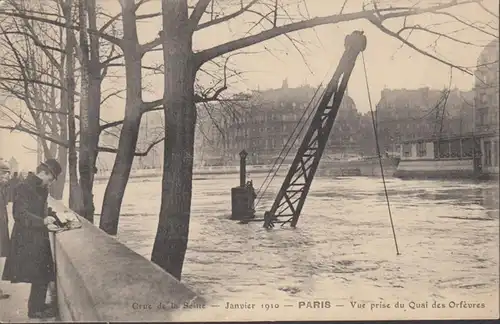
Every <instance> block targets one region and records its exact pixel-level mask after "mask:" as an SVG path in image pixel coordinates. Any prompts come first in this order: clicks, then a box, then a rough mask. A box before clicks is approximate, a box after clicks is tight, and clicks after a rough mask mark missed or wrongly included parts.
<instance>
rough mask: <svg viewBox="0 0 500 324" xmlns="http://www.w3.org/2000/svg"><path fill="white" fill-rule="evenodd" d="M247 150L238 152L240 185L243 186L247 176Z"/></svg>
mask: <svg viewBox="0 0 500 324" xmlns="http://www.w3.org/2000/svg"><path fill="white" fill-rule="evenodd" d="M247 155H248V153H247V151H245V150H242V151H241V152H240V187H244V186H245V183H246V177H247Z"/></svg>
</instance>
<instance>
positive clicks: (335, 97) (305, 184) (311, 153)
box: [252, 31, 366, 228]
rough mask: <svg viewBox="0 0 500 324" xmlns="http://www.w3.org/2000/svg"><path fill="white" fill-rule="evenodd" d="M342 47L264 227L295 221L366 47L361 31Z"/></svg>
mask: <svg viewBox="0 0 500 324" xmlns="http://www.w3.org/2000/svg"><path fill="white" fill-rule="evenodd" d="M344 47H345V51H344V54H343V55H342V58H341V59H340V62H339V64H338V66H337V69H336V70H335V73H334V74H333V76H332V78H331V80H330V82H329V83H328V86H327V87H326V89H325V91H324V94H323V97H322V98H321V101H320V103H319V105H318V107H317V108H316V112H315V114H314V117H313V119H312V121H311V123H310V125H309V128H308V129H307V131H306V133H305V135H304V137H303V139H302V143H301V144H300V147H299V149H298V151H297V153H296V155H295V158H294V160H293V162H292V165H291V166H290V169H289V170H288V174H287V176H286V178H285V180H284V181H283V184H282V186H281V189H280V191H279V192H278V195H277V196H276V199H275V201H274V203H273V205H272V207H271V209H270V210H269V211H267V212H265V213H264V219H259V220H260V221H262V220H263V221H264V227H265V228H272V227H274V224H282V226H283V225H284V224H286V223H290V226H291V227H295V226H296V225H297V222H298V220H299V216H300V212H301V211H302V207H303V206H304V203H305V201H306V198H307V194H308V192H309V189H310V187H311V183H312V181H313V178H314V174H315V173H316V170H317V168H318V164H319V161H320V159H321V156H322V155H323V152H324V150H325V146H326V142H327V140H328V137H329V135H330V132H331V130H332V127H333V123H334V122H335V118H336V117H337V112H338V110H339V107H340V104H341V102H342V98H343V96H344V92H345V90H346V87H347V83H348V81H349V77H350V76H351V73H352V70H353V69H354V64H355V62H356V59H357V57H358V55H359V54H360V53H361V52H362V51H364V50H365V48H366V36H365V35H364V33H363V31H354V32H353V33H351V34H350V35H347V36H346V38H345V41H344ZM330 103H331V104H330ZM257 220H258V219H254V220H252V221H257Z"/></svg>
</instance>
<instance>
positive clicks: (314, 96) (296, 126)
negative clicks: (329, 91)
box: [255, 83, 325, 206]
mask: <svg viewBox="0 0 500 324" xmlns="http://www.w3.org/2000/svg"><path fill="white" fill-rule="evenodd" d="M322 85H323V84H322V83H321V84H320V85H319V87H318V88H317V89H316V91H315V92H314V95H313V97H312V98H311V100H310V101H309V104H308V105H307V108H306V109H305V110H304V112H303V113H302V116H300V118H299V120H298V121H297V124H296V125H295V127H294V129H293V131H292V133H291V134H290V136H289V137H288V140H287V142H286V143H285V145H284V146H283V148H282V149H281V152H280V154H279V156H278V157H277V158H276V160H275V161H274V164H273V165H272V167H271V170H269V173H268V174H267V177H266V178H265V179H264V182H263V183H262V185H261V186H260V188H259V190H258V191H257V196H258V195H259V193H260V191H261V189H262V187H263V186H264V184H265V183H266V180H267V179H268V178H269V176H270V175H271V172H272V171H273V168H274V166H275V165H276V163H277V162H278V160H279V159H280V157H281V154H283V152H284V151H285V149H286V148H287V146H288V143H289V142H290V139H291V138H292V137H293V135H294V133H295V131H296V130H297V128H298V127H299V125H300V124H301V121H302V119H303V118H304V116H305V115H306V113H307V111H308V110H310V108H311V107H312V102H313V101H314V98H316V95H317V94H318V91H319V89H320V88H321V86H322ZM324 91H325V90H323V92H324ZM312 113H313V111H311V112H309V115H308V116H307V118H306V120H305V121H304V122H303V123H302V126H301V128H300V130H299V131H298V132H297V134H295V138H294V140H293V141H292V143H291V144H290V146H288V150H287V151H286V153H285V156H283V159H282V160H281V162H280V163H279V165H278V168H277V169H276V170H275V171H274V174H273V176H272V177H271V179H270V180H269V182H268V183H267V185H266V187H265V188H264V191H263V192H262V193H261V194H260V197H259V198H258V199H257V202H256V203H255V206H257V205H258V204H259V202H260V200H261V199H262V197H263V196H264V194H265V193H266V191H267V189H268V188H269V186H270V185H271V182H272V181H273V180H274V178H275V177H276V175H277V174H278V171H279V169H280V168H281V166H282V165H283V162H285V159H286V158H287V156H288V153H290V150H291V149H292V147H293V145H294V144H295V143H296V142H297V139H298V138H299V136H300V134H301V132H302V131H303V130H304V127H305V125H306V124H307V121H308V120H309V119H310V118H311V116H312Z"/></svg>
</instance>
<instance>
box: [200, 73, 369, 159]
mask: <svg viewBox="0 0 500 324" xmlns="http://www.w3.org/2000/svg"><path fill="white" fill-rule="evenodd" d="M321 95H322V89H319V90H318V89H317V88H313V87H311V86H308V85H305V86H301V87H297V88H289V87H288V83H287V81H286V80H285V81H283V84H282V87H281V88H278V89H271V90H265V91H253V92H252V93H251V94H250V95H249V96H248V100H245V101H242V102H241V103H239V104H238V105H237V109H235V110H234V111H232V112H231V113H230V114H229V115H226V117H225V118H222V120H221V123H220V126H218V127H217V128H218V129H215V128H216V127H215V126H212V131H211V135H213V136H214V137H213V139H212V141H211V142H212V144H213V145H212V148H211V149H210V154H207V153H205V163H206V164H209V165H237V164H238V163H239V159H240V158H239V152H241V150H243V149H245V150H246V151H247V152H248V157H247V163H248V164H273V163H274V162H275V161H276V160H279V161H281V160H282V159H283V158H284V157H285V156H286V158H285V159H284V163H289V162H291V160H293V158H294V157H295V153H296V151H297V149H298V147H299V146H300V143H301V141H302V137H303V135H304V133H305V131H306V130H307V127H308V126H309V123H310V119H307V117H308V116H309V114H310V113H311V112H312V113H314V110H315V108H316V107H317V104H318V102H319V100H320V99H321ZM232 108H233V109H234V108H235V107H234V105H233V107H232ZM226 113H228V111H227V110H226ZM352 116H357V117H359V116H360V114H359V113H358V112H357V110H356V106H355V104H354V101H353V100H352V99H351V98H350V97H349V96H348V95H345V96H344V99H343V102H342V106H341V107H340V110H339V113H338V116H337V120H336V122H335V124H334V128H333V130H332V133H331V135H330V138H329V140H328V142H327V143H328V144H327V148H326V149H325V155H326V156H329V155H334V154H335V153H336V152H338V151H339V150H338V149H339V147H343V148H345V147H347V146H349V145H348V144H349V143H350V142H352V140H351V138H352V136H349V134H348V131H349V129H348V128H349V127H348V126H347V124H348V123H346V122H344V120H345V119H348V118H350V117H352ZM311 118H312V116H311ZM353 132H354V130H353ZM205 150H207V149H206V148H205Z"/></svg>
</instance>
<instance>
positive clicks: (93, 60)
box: [78, 0, 101, 223]
mask: <svg viewBox="0 0 500 324" xmlns="http://www.w3.org/2000/svg"><path fill="white" fill-rule="evenodd" d="M95 9H96V8H95V0H88V1H84V0H79V17H80V19H79V20H80V25H81V26H82V29H81V30H80V46H81V49H82V54H83V55H82V56H83V57H82V64H81V65H82V73H81V74H82V76H81V99H80V155H79V159H78V167H79V171H80V186H81V190H82V197H83V209H82V210H80V211H79V213H80V215H82V216H83V217H85V218H86V219H87V220H88V221H90V222H92V223H93V222H94V209H95V208H94V202H93V200H94V199H93V193H92V187H93V181H94V171H95V161H96V158H97V143H98V139H99V135H98V134H99V107H100V95H101V91H100V88H101V81H100V79H101V76H100V63H99V43H98V40H99V39H98V37H97V36H95V35H93V36H91V37H90V44H89V40H88V37H87V36H88V35H87V31H86V26H87V17H88V18H89V25H90V26H89V27H92V26H95V25H96V22H95V18H96V17H95V12H94V11H95Z"/></svg>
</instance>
